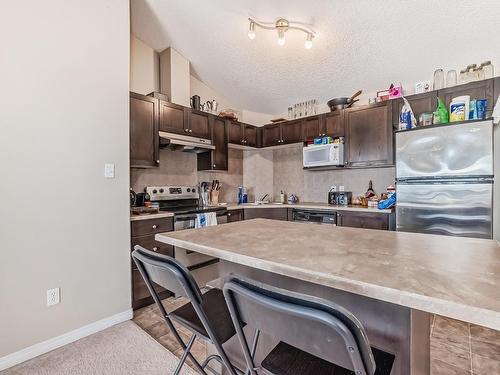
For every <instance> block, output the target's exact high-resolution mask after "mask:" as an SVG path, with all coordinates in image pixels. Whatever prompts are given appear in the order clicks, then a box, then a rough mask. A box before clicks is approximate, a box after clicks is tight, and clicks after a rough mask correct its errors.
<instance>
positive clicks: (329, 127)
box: [323, 111, 345, 138]
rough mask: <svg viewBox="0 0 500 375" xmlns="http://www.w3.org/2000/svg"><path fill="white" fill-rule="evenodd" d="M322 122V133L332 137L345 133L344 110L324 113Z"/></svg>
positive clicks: (341, 135)
mask: <svg viewBox="0 0 500 375" xmlns="http://www.w3.org/2000/svg"><path fill="white" fill-rule="evenodd" d="M323 123H324V129H323V133H325V134H326V135H328V136H330V137H332V138H337V137H343V136H344V135H345V128H344V111H335V112H330V113H325V114H324V118H323Z"/></svg>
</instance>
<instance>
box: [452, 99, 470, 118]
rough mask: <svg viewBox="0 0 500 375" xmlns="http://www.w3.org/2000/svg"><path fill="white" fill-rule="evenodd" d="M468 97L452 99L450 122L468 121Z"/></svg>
mask: <svg viewBox="0 0 500 375" xmlns="http://www.w3.org/2000/svg"><path fill="white" fill-rule="evenodd" d="M469 111H470V96H469V95H463V96H457V97H456V98H453V99H452V100H451V103H450V122H454V121H465V120H468V119H469Z"/></svg>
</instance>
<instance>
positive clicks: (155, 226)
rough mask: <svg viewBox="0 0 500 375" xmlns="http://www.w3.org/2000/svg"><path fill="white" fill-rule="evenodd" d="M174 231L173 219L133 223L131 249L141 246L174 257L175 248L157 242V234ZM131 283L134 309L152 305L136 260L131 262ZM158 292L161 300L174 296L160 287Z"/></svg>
mask: <svg viewBox="0 0 500 375" xmlns="http://www.w3.org/2000/svg"><path fill="white" fill-rule="evenodd" d="M173 230H174V224H173V219H172V218H161V219H151V220H138V221H132V222H131V233H132V237H131V249H130V251H131V252H132V251H133V250H134V246H135V245H140V246H142V247H144V248H145V249H148V250H151V251H154V252H157V253H159V254H164V255H168V256H172V257H173V256H174V247H173V246H171V245H167V244H164V243H162V242H158V241H156V240H155V234H156V233H161V232H170V231H173ZM131 273H132V275H131V281H132V308H133V309H134V310H136V309H139V308H141V307H143V306H147V305H150V304H152V303H153V302H154V301H153V298H152V297H151V294H150V293H149V291H148V288H147V286H146V283H145V282H144V280H143V278H142V276H141V274H140V272H139V270H138V269H137V265H136V264H135V262H134V260H133V259H132V260H131ZM156 291H157V292H158V293H159V296H160V298H162V299H163V298H167V297H169V296H171V295H172V294H171V293H170V292H169V291H167V290H165V289H163V288H162V287H160V286H158V285H157V286H156Z"/></svg>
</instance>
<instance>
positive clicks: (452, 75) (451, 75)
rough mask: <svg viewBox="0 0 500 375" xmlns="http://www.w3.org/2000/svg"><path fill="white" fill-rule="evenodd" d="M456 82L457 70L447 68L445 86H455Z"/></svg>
mask: <svg viewBox="0 0 500 375" xmlns="http://www.w3.org/2000/svg"><path fill="white" fill-rule="evenodd" d="M456 84H457V71H456V70H448V73H447V74H446V87H452V86H456Z"/></svg>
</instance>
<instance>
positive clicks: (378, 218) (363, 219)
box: [337, 211, 394, 230]
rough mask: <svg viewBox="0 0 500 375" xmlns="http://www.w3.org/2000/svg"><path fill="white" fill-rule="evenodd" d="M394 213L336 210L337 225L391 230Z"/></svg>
mask: <svg viewBox="0 0 500 375" xmlns="http://www.w3.org/2000/svg"><path fill="white" fill-rule="evenodd" d="M393 217H394V214H382V213H372V212H357V211H339V212H337V226H341V227H352V228H365V229H380V230H389V229H391V230H393V228H392V227H393V223H392V221H393Z"/></svg>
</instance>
